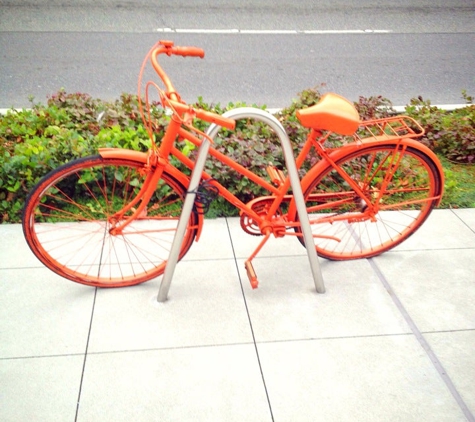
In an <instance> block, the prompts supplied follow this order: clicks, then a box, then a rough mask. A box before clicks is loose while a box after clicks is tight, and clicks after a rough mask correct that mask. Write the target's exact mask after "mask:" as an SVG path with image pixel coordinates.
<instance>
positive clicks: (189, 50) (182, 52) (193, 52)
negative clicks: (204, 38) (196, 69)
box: [172, 47, 205, 58]
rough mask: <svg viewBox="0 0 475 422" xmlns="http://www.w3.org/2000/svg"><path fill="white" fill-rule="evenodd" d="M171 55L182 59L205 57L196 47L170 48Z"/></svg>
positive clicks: (202, 51) (201, 50)
mask: <svg viewBox="0 0 475 422" xmlns="http://www.w3.org/2000/svg"><path fill="white" fill-rule="evenodd" d="M172 54H175V55H177V56H183V57H187V56H191V57H200V58H203V57H204V56H205V52H204V50H203V49H201V48H198V47H174V48H172Z"/></svg>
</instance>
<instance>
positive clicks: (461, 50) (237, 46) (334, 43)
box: [0, 0, 475, 107]
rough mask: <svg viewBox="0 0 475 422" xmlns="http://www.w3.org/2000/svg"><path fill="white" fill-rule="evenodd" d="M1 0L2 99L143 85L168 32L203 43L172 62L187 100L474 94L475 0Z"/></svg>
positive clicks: (454, 99) (282, 101) (438, 98)
mask: <svg viewBox="0 0 475 422" xmlns="http://www.w3.org/2000/svg"><path fill="white" fill-rule="evenodd" d="M215 3H216V4H218V5H215V4H214V3H213V2H211V1H205V0H195V1H185V0H177V1H174V2H169V1H167V2H162V1H152V0H138V1H134V2H132V1H125V0H124V1H115V0H114V1H113V0H109V1H107V0H103V1H101V2H97V1H89V0H75V1H72V0H70V1H67V0H30V1H27V0H25V1H22V0H15V1H13V0H0V60H1V61H0V107H10V106H15V107H23V106H28V97H29V96H30V95H31V96H34V97H35V99H36V100H37V101H40V102H44V101H45V100H46V97H47V95H50V94H51V93H53V92H55V91H57V90H58V89H59V88H65V89H66V90H67V91H81V92H87V93H89V94H91V95H93V96H95V97H100V98H104V99H114V98H117V97H118V96H119V95H120V93H121V92H136V80H137V75H138V71H139V67H140V64H141V61H142V58H143V57H144V55H145V53H146V52H147V50H148V49H149V48H150V47H151V45H153V44H154V43H155V42H156V41H157V40H158V39H163V38H165V39H172V40H174V41H175V43H176V44H177V45H195V46H199V47H202V48H204V50H205V51H206V57H205V59H204V60H200V59H196V58H186V59H183V58H176V57H172V58H168V57H165V58H164V59H163V64H164V67H165V68H166V70H167V71H168V73H169V75H170V77H171V79H172V80H173V81H174V83H175V86H176V88H177V89H178V91H179V92H180V93H181V94H182V96H183V98H185V99H186V100H188V101H194V100H195V99H196V98H197V97H198V96H202V97H203V98H204V100H205V101H207V102H221V103H227V102H229V101H234V102H236V101H245V102H247V103H256V104H267V105H268V106H269V107H282V106H285V105H287V104H289V103H290V101H291V99H292V98H294V97H295V96H296V94H297V93H298V92H300V91H302V90H304V89H306V88H309V87H313V86H316V85H319V84H321V83H325V84H326V86H325V88H324V90H330V91H334V92H338V93H340V94H342V95H345V96H347V97H349V98H350V99H352V100H357V99H358V97H359V96H360V95H364V96H370V95H383V96H385V97H387V98H389V99H390V100H391V101H393V103H394V104H398V105H399V104H406V103H407V102H408V101H409V100H410V98H412V97H414V96H418V95H422V96H423V97H425V98H429V99H431V100H432V102H433V103H438V104H453V103H461V102H462V101H463V100H462V98H461V91H462V90H463V89H466V90H467V91H468V93H469V94H472V95H475V47H474V46H475V1H472V0H452V1H446V0H444V1H440V0H418V1H415V0H413V1H409V0H406V1H405V0H399V1H391V2H387V1H386V2H385V1H375V0H360V1H356V0H355V1H353V2H351V1H342V0H337V1H335V0H331V1H330V0H327V1H318V2H316V1H314V0H302V1H299V2H293V1H275V0H260V1H257V0H255V1H250V0H249V1H236V0H235V1H231V0H221V1H219V2H215Z"/></svg>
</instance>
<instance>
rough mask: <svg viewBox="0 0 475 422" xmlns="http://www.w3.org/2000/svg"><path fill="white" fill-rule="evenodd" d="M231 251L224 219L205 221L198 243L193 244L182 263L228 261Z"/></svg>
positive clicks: (231, 255) (231, 256) (231, 254)
mask: <svg viewBox="0 0 475 422" xmlns="http://www.w3.org/2000/svg"><path fill="white" fill-rule="evenodd" d="M233 257H234V255H233V249H232V246H231V240H230V237H229V231H228V225H227V223H226V219H224V218H216V219H205V221H204V224H203V231H202V232H201V236H200V238H199V240H198V242H196V241H195V242H194V243H193V245H192V246H191V248H190V250H189V251H188V253H187V254H186V255H185V256H184V257H183V261H191V260H198V259H230V258H233Z"/></svg>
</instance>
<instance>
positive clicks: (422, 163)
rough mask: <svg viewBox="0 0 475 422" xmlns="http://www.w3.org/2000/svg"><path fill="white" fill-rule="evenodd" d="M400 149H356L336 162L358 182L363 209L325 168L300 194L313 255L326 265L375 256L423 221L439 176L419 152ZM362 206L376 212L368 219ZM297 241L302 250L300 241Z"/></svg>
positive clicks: (389, 146)
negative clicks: (302, 196) (306, 213)
mask: <svg viewBox="0 0 475 422" xmlns="http://www.w3.org/2000/svg"><path fill="white" fill-rule="evenodd" d="M403 146H404V143H402V144H400V145H392V144H387V145H386V144H382V145H373V146H368V147H362V148H361V149H358V150H356V151H355V152H352V153H350V154H348V155H347V156H345V157H343V158H341V159H340V160H338V161H337V162H336V164H337V165H338V167H339V168H341V169H342V170H343V171H344V172H345V173H346V174H347V175H349V176H350V178H351V179H353V180H354V181H356V182H357V183H358V185H359V187H360V188H361V189H362V190H363V192H364V193H365V195H366V196H367V197H368V198H369V199H370V201H371V205H369V206H368V204H367V203H366V202H365V201H364V200H363V199H362V198H361V197H360V196H359V195H358V194H357V193H356V192H355V191H354V190H353V189H352V188H351V186H350V185H349V183H348V182H346V181H345V180H344V178H343V177H342V176H341V175H340V174H339V173H338V172H337V171H336V170H335V169H334V168H333V167H331V166H329V167H327V168H326V169H325V170H324V171H322V172H320V173H319V174H318V175H317V176H316V178H315V180H314V181H313V182H312V183H311V184H310V186H309V187H308V188H307V189H306V190H305V192H304V197H305V201H306V206H307V211H308V214H309V218H310V223H311V227H312V231H313V235H314V240H315V247H316V250H317V253H318V255H320V256H322V257H324V258H327V259H331V260H346V259H357V258H369V257H372V256H376V255H379V254H381V253H383V252H385V251H388V250H389V249H391V248H393V247H395V246H396V245H398V244H400V243H401V242H403V241H404V240H405V239H407V238H408V237H409V236H410V235H412V234H413V233H414V232H415V231H416V230H417V229H418V228H419V227H420V226H421V225H422V223H423V222H424V221H425V220H426V218H427V217H428V216H429V214H430V212H431V211H432V209H433V208H434V206H435V205H436V204H437V202H438V200H437V199H436V198H437V197H438V196H439V195H441V193H442V189H443V186H442V185H443V177H442V175H441V174H440V173H439V171H438V168H437V166H436V164H435V163H434V162H433V160H432V159H431V158H430V157H428V156H427V155H426V154H424V152H422V151H420V150H418V149H416V148H414V147H406V148H404V147H403ZM386 183H387V184H386ZM368 207H369V208H371V209H375V210H376V211H377V212H376V213H375V215H373V216H371V217H372V218H370V217H368V214H367V213H365V211H368ZM299 231H300V229H299V228H298V229H297V232H299ZM299 240H300V242H301V243H302V244H303V245H304V246H305V242H304V240H303V237H302V236H299Z"/></svg>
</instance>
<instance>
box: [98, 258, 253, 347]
mask: <svg viewBox="0 0 475 422" xmlns="http://www.w3.org/2000/svg"><path fill="white" fill-rule="evenodd" d="M160 281H161V278H160V279H158V280H154V281H149V282H147V283H144V284H141V285H138V286H134V287H129V288H124V289H107V290H106V289H103V290H99V291H98V293H97V298H96V305H95V309H94V320H93V324H92V331H91V337H90V343H89V350H90V351H91V352H105V351H122V350H141V349H151V348H165V347H189V346H197V345H214V344H234V343H241V342H244V343H249V342H252V336H251V330H250V326H249V321H248V318H247V314H246V309H245V305H244V299H243V296H242V292H241V287H240V284H239V279H238V276H237V270H236V266H235V263H234V261H232V260H213V261H204V260H202V261H182V262H180V263H178V265H177V267H176V270H175V276H174V278H173V282H172V285H171V289H170V293H169V299H168V301H166V302H164V303H158V302H157V301H156V298H157V294H158V290H159V282H160Z"/></svg>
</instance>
